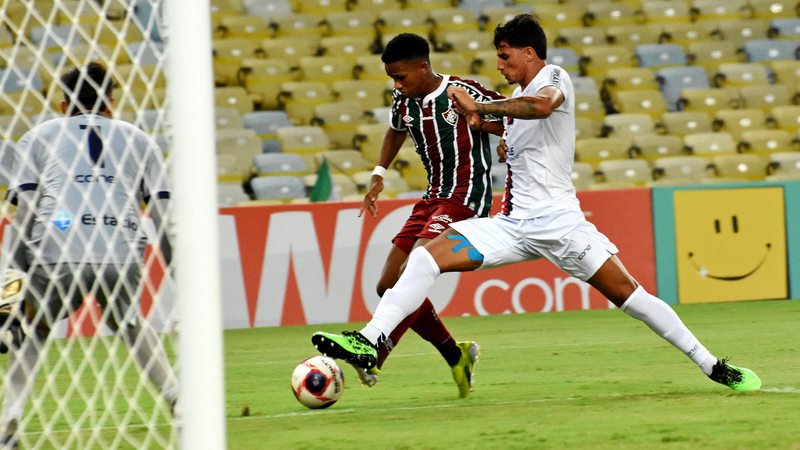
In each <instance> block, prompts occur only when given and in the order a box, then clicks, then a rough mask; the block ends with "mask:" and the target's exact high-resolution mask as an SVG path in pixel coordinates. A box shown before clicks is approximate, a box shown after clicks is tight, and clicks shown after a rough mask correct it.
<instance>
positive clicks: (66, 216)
mask: <svg viewBox="0 0 800 450" xmlns="http://www.w3.org/2000/svg"><path fill="white" fill-rule="evenodd" d="M74 217H75V216H73V215H72V214H70V213H69V212H68V211H64V210H63V209H60V210H58V212H57V213H56V214H55V215H54V216H53V225H55V226H56V228H58V229H59V230H61V231H67V229H68V228H69V227H70V226H72V219H73V218H74Z"/></svg>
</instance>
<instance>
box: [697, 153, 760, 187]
mask: <svg viewBox="0 0 800 450" xmlns="http://www.w3.org/2000/svg"><path fill="white" fill-rule="evenodd" d="M710 168H711V170H713V172H714V174H715V175H716V176H717V177H722V178H744V179H747V180H751V181H759V180H763V179H764V178H765V177H766V176H767V172H766V165H765V164H764V161H763V160H762V159H761V158H759V157H758V156H757V155H753V154H737V155H718V156H714V157H712V158H711V164H710Z"/></svg>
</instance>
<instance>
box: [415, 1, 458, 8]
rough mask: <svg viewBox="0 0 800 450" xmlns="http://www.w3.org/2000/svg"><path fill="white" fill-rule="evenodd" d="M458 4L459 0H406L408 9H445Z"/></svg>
mask: <svg viewBox="0 0 800 450" xmlns="http://www.w3.org/2000/svg"><path fill="white" fill-rule="evenodd" d="M457 5H458V0H405V7H406V8H407V9H425V10H432V9H443V8H453V7H455V6H457Z"/></svg>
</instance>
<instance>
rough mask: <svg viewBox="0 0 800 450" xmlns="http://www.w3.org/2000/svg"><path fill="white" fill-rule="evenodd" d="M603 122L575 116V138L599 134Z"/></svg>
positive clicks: (593, 136)
mask: <svg viewBox="0 0 800 450" xmlns="http://www.w3.org/2000/svg"><path fill="white" fill-rule="evenodd" d="M602 127H603V122H602V121H601V120H598V119H590V118H588V117H575V139H587V138H595V137H599V136H600V129H601V128H602Z"/></svg>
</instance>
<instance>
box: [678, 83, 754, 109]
mask: <svg viewBox="0 0 800 450" xmlns="http://www.w3.org/2000/svg"><path fill="white" fill-rule="evenodd" d="M741 103H742V100H741V98H740V97H739V91H738V90H736V89H725V88H706V89H702V88H689V89H684V90H683V92H681V98H680V100H679V104H680V105H681V107H682V108H683V110H684V111H701V112H706V113H711V114H713V113H714V112H716V111H717V110H719V109H726V108H738V107H739V106H740V105H741Z"/></svg>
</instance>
